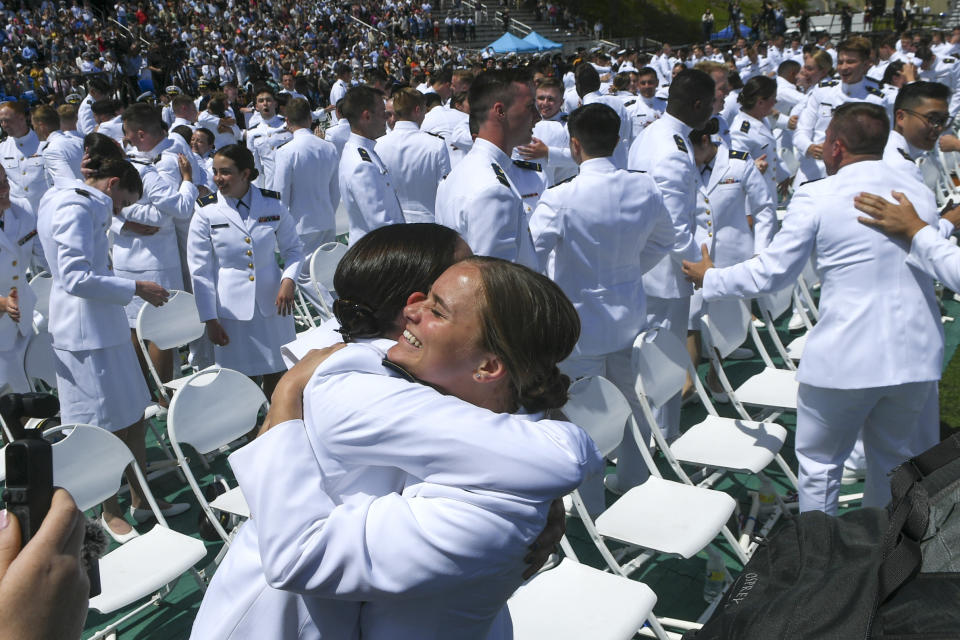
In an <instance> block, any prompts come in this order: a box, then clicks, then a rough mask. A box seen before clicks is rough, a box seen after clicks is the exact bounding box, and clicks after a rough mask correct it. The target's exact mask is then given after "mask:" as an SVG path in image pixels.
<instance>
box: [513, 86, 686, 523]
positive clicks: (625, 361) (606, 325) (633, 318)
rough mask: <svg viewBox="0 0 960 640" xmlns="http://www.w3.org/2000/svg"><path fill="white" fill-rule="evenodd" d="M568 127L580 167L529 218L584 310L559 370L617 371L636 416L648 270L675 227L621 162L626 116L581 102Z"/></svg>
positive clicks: (539, 245) (550, 265) (644, 179)
mask: <svg viewBox="0 0 960 640" xmlns="http://www.w3.org/2000/svg"><path fill="white" fill-rule="evenodd" d="M568 126H569V127H570V147H571V149H572V151H573V156H574V158H575V159H576V161H577V163H578V164H579V165H580V173H579V175H577V176H576V177H574V178H573V179H571V180H567V181H566V182H564V183H563V184H558V185H556V186H554V187H551V188H549V189H547V192H546V193H545V194H544V195H543V197H542V198H541V199H540V202H539V204H538V205H537V208H536V209H535V210H534V212H533V217H532V218H531V219H530V232H531V234H532V235H533V243H534V248H535V249H536V251H537V258H538V260H539V267H540V271H541V272H542V273H545V274H546V275H547V276H548V277H549V278H551V279H552V280H554V281H555V282H556V283H557V284H558V285H560V288H561V289H563V291H564V293H566V294H567V297H568V298H570V301H571V302H573V306H574V307H575V308H576V309H577V313H578V314H579V315H580V322H581V326H582V329H581V332H580V340H579V342H577V346H576V347H575V348H574V350H573V353H572V354H571V355H570V357H569V358H567V360H565V361H564V362H563V363H561V365H560V368H561V369H562V370H563V371H564V372H565V373H566V374H567V375H569V376H570V377H571V378H579V377H585V376H594V375H599V376H606V377H608V378H610V379H611V380H612V381H613V382H614V383H615V384H616V385H617V386H618V387H619V388H620V390H621V391H623V392H624V395H626V397H627V398H629V399H631V404H633V405H634V407H635V411H636V412H637V415H638V416H639V415H640V413H641V412H640V409H639V402H638V400H637V398H636V391H635V390H634V384H635V382H636V374H635V373H634V372H633V367H632V366H631V363H630V354H631V350H632V347H633V341H634V339H635V338H636V337H637V335H638V334H639V333H640V332H641V331H642V330H643V329H644V328H645V326H646V317H647V315H646V297H645V295H644V291H643V282H642V275H643V274H644V273H645V272H646V271H648V270H649V269H650V268H652V267H653V266H654V265H655V264H656V263H657V262H658V261H659V260H660V258H661V257H663V255H664V254H666V253H669V252H670V251H671V250H672V249H673V245H674V233H673V225H672V224H671V221H670V216H669V215H668V214H667V211H666V208H664V205H663V198H662V196H661V195H660V191H659V189H658V188H657V185H656V183H655V182H654V180H653V179H652V178H651V177H649V176H647V175H645V174H642V173H639V172H635V171H625V170H623V169H617V168H616V167H615V166H614V164H613V162H612V160H611V156H612V155H613V152H614V149H615V148H616V146H617V144H618V142H619V137H620V136H619V132H620V120H619V118H618V117H617V114H616V112H614V111H613V109H610V108H609V107H607V106H606V105H601V104H588V105H584V106H582V107H580V108H579V109H577V110H576V111H574V112H573V113H572V114H570V118H569V120H568ZM627 439H628V441H629V442H628V443H627V444H625V445H624V446H623V447H622V449H623V450H624V453H623V454H622V455H621V457H620V460H621V461H623V462H624V463H625V464H627V465H630V464H633V461H632V460H631V459H630V456H631V455H632V457H633V458H639V453H637V454H628V453H626V450H627V449H630V448H632V449H633V450H636V446H637V445H636V444H635V442H634V439H633V437H632V434H631V435H630V436H628V438H627ZM625 456H626V457H625ZM639 465H640V466H641V467H642V466H643V463H642V461H639ZM639 473H640V474H643V473H644V471H640V472H639ZM599 480H600V478H599V477H597V481H598V482H597V483H596V484H595V485H594V484H593V483H591V484H590V485H589V486H588V487H583V488H582V489H581V491H582V493H583V497H584V500H585V501H586V502H587V508H588V509H589V510H590V512H591V513H599V512H601V511H603V508H604V502H603V487H602V485H601V484H600V482H599Z"/></svg>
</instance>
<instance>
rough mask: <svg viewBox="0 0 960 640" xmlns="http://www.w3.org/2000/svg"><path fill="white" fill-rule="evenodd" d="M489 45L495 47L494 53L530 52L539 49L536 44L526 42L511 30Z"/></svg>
mask: <svg viewBox="0 0 960 640" xmlns="http://www.w3.org/2000/svg"><path fill="white" fill-rule="evenodd" d="M488 47H489V48H491V49H493V52H494V53H530V52H532V51H537V47H536V46H535V45H532V44H530V43H529V42H524V41H523V40H521V39H520V38H518V37H517V36H515V35H513V34H512V33H509V32H507V33H505V34H503V35H502V36H500V37H499V38H497V40H496V41H495V42H493V43H491V44H490V45H488Z"/></svg>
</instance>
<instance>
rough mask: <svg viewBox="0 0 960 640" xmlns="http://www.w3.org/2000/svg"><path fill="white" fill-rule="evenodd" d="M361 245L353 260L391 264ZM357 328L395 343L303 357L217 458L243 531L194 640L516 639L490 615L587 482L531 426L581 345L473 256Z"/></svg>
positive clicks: (575, 455)
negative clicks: (241, 503) (245, 438)
mask: <svg viewBox="0 0 960 640" xmlns="http://www.w3.org/2000/svg"><path fill="white" fill-rule="evenodd" d="M402 226H404V225H393V226H390V227H384V228H382V229H378V230H377V231H375V232H372V233H371V234H370V235H367V236H365V237H364V238H363V239H362V240H361V241H360V242H358V243H357V244H356V245H355V248H363V243H364V242H365V241H371V240H377V239H376V238H375V237H374V234H376V233H377V232H381V233H383V234H385V236H384V238H383V240H386V238H387V237H388V236H389V235H390V234H393V233H397V232H396V230H397V229H399V228H401V227H402ZM410 226H413V225H410ZM423 226H424V227H426V226H427V225H423ZM431 226H432V225H431ZM374 244H375V243H374V242H370V245H371V246H368V247H367V249H369V250H370V252H369V253H368V254H367V256H368V257H369V258H370V259H371V261H372V262H373V263H377V262H380V264H381V267H383V266H384V265H387V264H390V263H391V261H392V259H390V258H387V257H386V256H385V255H384V254H382V253H381V252H380V251H373V250H372V249H373V245H374ZM387 246H388V245H384V247H387ZM358 253H359V252H358ZM352 257H353V258H359V257H360V255H356V254H355V255H354V256H352ZM407 257H409V254H408V256H407ZM345 259H346V258H345ZM401 262H406V263H407V264H408V266H409V265H410V262H409V260H407V259H406V258H404V259H403V260H401ZM348 272H353V273H354V274H358V273H366V274H367V276H368V277H369V276H375V272H374V270H373V269H372V267H371V268H368V267H366V266H363V265H359V264H357V263H353V264H352V265H351V264H350V263H349V262H348V265H347V266H345V267H344V270H343V271H342V272H341V273H340V275H341V276H344V277H345V276H346V274H347V273H348ZM354 284H355V285H356V284H357V283H354ZM368 284H369V285H373V284H375V283H374V282H370V283H368ZM363 288H364V287H363V286H357V287H355V288H354V293H357V294H359V293H360V292H361V289H363ZM341 289H344V291H346V290H348V289H349V283H347V282H343V281H342V282H341V284H340V285H338V286H337V292H338V294H340V293H342V291H341ZM366 292H367V293H368V294H370V293H371V291H370V289H369V288H368V289H367V291H366ZM383 293H386V290H384V291H383ZM372 297H374V296H373V295H371V298H372ZM386 297H391V298H392V296H386ZM344 304H351V305H352V304H357V306H359V304H360V303H359V302H358V301H351V300H349V299H347V300H345V301H344ZM342 309H343V307H341V311H342ZM358 317H359V318H362V321H361V322H360V323H358V324H355V323H354V320H355V318H352V317H348V316H346V315H343V314H341V318H342V320H343V321H344V325H345V327H346V326H347V325H348V324H350V325H351V326H352V330H353V331H355V332H357V333H365V329H367V328H368V327H365V326H364V323H366V322H373V323H380V322H382V323H384V324H385V325H389V326H390V328H391V330H392V331H399V332H400V335H399V340H398V341H397V342H393V341H392V340H384V339H376V338H374V339H371V340H363V339H360V341H359V342H358V343H356V344H348V345H345V346H344V345H340V348H339V349H337V348H331V349H326V350H322V351H313V352H310V353H309V354H307V355H306V357H305V358H304V359H303V360H301V361H300V362H299V363H298V364H297V365H296V366H295V367H294V368H293V369H291V371H289V372H288V373H287V375H285V376H284V378H283V379H282V380H281V382H280V384H279V385H278V386H277V389H276V392H275V393H274V395H273V399H272V408H271V413H270V414H269V415H268V418H267V426H266V427H265V429H264V431H263V432H261V435H260V437H258V438H257V440H255V441H254V442H253V443H252V444H250V445H248V446H247V447H245V448H244V449H242V450H241V451H238V452H237V453H236V454H234V455H233V456H232V457H231V466H232V468H233V469H234V471H235V473H236V475H237V479H238V482H239V484H240V486H241V487H242V488H243V491H244V495H245V496H246V497H247V500H248V502H249V504H250V507H251V512H252V513H256V514H257V520H256V523H255V526H254V524H253V523H247V524H245V525H244V526H243V527H242V528H241V530H240V532H239V534H238V535H237V537H236V539H235V541H234V543H233V545H232V546H231V549H230V551H229V552H228V553H227V556H226V557H225V558H224V561H223V563H222V564H221V566H220V568H219V570H218V572H217V574H216V575H215V576H214V578H213V581H212V582H211V584H210V588H209V589H208V591H207V594H206V596H205V598H204V602H203V603H202V605H201V608H200V612H199V613H198V615H197V619H196V621H195V622H194V627H193V635H192V637H194V638H240V637H281V636H282V634H283V632H284V629H296V630H297V631H298V633H300V634H301V635H300V636H298V637H333V638H338V637H356V635H357V634H358V633H359V634H360V635H361V636H362V637H364V638H373V639H378V638H383V639H390V640H395V639H407V638H409V639H411V640H412V639H413V638H417V639H431V638H434V639H437V640H439V639H440V638H448V637H450V632H451V630H456V633H455V635H456V636H457V637H462V638H488V639H492V638H507V637H510V634H509V624H510V623H509V614H508V613H507V611H506V607H505V606H504V604H505V602H506V600H507V598H508V597H509V596H510V594H512V593H513V591H514V590H515V589H516V588H517V587H518V586H519V585H520V583H521V582H522V581H523V579H524V575H525V571H524V569H525V568H527V567H525V564H524V559H525V558H526V557H527V555H528V554H529V553H530V549H531V543H533V542H534V541H535V540H537V541H542V539H541V538H538V535H541V532H544V528H545V523H546V519H547V514H548V511H550V510H551V508H553V509H554V513H556V511H557V509H558V508H557V507H556V506H553V507H551V504H552V503H554V502H555V501H556V499H557V498H559V497H560V496H562V495H564V494H565V493H566V492H568V491H569V490H570V489H572V488H573V487H575V486H578V485H579V484H580V483H581V482H582V480H583V477H584V476H585V475H586V474H588V473H596V472H598V471H599V470H600V468H601V460H600V456H599V453H598V452H597V451H596V448H595V446H594V445H593V443H592V441H590V439H589V437H588V436H587V435H586V434H585V433H583V432H582V431H580V430H579V429H577V428H576V427H574V426H573V425H570V424H568V423H563V422H556V421H551V420H539V421H536V420H537V419H539V418H541V417H542V413H539V412H543V411H546V410H550V409H557V408H559V407H561V406H562V405H563V404H565V402H566V399H567V388H568V386H569V379H568V378H567V377H566V376H564V375H562V374H561V373H560V371H559V370H558V369H557V363H558V362H560V361H561V360H563V359H564V358H566V357H567V356H568V355H569V354H570V352H571V351H572V349H573V347H574V345H575V344H576V341H577V338H578V337H579V331H580V323H579V318H578V316H577V313H576V311H575V309H574V308H573V305H572V304H571V303H570V302H569V301H568V300H567V299H566V297H565V296H564V295H563V292H562V291H561V290H560V289H559V287H557V285H556V284H554V283H553V282H551V281H550V280H548V279H547V278H546V277H544V276H542V275H540V274H537V273H535V272H534V271H532V270H530V269H527V268H526V267H523V266H520V265H517V264H514V263H511V262H507V261H505V260H499V259H496V258H488V257H469V258H466V259H465V260H462V261H460V262H457V263H455V264H453V265H452V266H450V267H449V268H448V269H446V270H445V271H443V273H442V274H441V275H440V276H439V277H438V278H437V279H436V281H435V282H433V283H432V285H431V286H430V289H429V293H420V292H415V293H412V294H411V295H410V296H409V297H408V299H407V304H406V305H405V306H404V307H403V308H402V312H401V314H400V315H393V314H382V315H380V316H379V319H378V316H377V314H376V309H373V308H369V309H363V310H362V311H361V312H360V313H359V314H358ZM371 331H372V329H371ZM345 333H350V331H346V332H345ZM385 354H386V358H384V355H385ZM513 413H521V414H532V415H527V416H518V415H512V414H513ZM271 425H272V426H271ZM278 491H282V492H283V494H284V495H283V499H282V500H279V499H278V493H277V492H278ZM401 492H402V494H401ZM562 513H563V509H562V505H561V506H560V507H559V517H558V520H560V521H562ZM542 535H547V534H546V532H544V533H543V534H542ZM555 542H556V539H553V540H552V541H551V542H548V543H544V544H545V545H546V546H545V549H544V550H545V551H547V552H548V551H549V550H550V549H551V548H552V546H553V544H554V543H555ZM528 572H529V568H528ZM351 601H352V602H351ZM360 601H362V602H363V606H362V607H360V606H359V602H360ZM285 612H286V615H284V613H285ZM292 612H296V613H295V614H294V613H292ZM237 621H240V622H239V624H238V622H237ZM226 627H229V629H226Z"/></svg>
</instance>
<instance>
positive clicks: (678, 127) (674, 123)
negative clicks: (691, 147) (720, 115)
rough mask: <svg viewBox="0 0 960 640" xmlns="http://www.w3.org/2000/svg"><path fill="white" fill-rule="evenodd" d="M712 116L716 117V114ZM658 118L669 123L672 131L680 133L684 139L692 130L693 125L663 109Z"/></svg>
mask: <svg viewBox="0 0 960 640" xmlns="http://www.w3.org/2000/svg"><path fill="white" fill-rule="evenodd" d="M714 117H717V116H714ZM660 120H661V121H665V122H667V123H669V126H670V128H671V129H673V130H674V131H677V132H679V133H681V134H682V135H683V138H684V140H686V138H687V136H688V135H690V132H691V131H693V127H691V126H689V125H687V124H684V122H683V121H682V120H680V119H679V118H677V117H676V116H672V115H670V114H669V113H668V112H666V111H664V112H663V115H662V116H660Z"/></svg>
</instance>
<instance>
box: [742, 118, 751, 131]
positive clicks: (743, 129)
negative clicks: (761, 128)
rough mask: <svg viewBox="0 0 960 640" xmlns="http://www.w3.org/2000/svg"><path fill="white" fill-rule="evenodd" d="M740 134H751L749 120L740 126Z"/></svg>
mask: <svg viewBox="0 0 960 640" xmlns="http://www.w3.org/2000/svg"><path fill="white" fill-rule="evenodd" d="M740 132H741V133H749V132H750V121H749V120H744V121H743V124H741V125H740Z"/></svg>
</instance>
